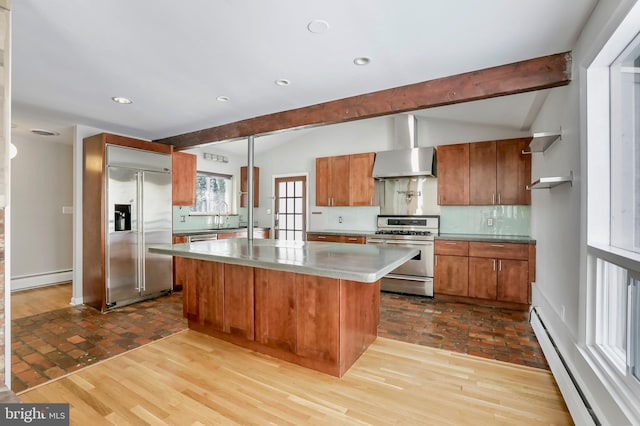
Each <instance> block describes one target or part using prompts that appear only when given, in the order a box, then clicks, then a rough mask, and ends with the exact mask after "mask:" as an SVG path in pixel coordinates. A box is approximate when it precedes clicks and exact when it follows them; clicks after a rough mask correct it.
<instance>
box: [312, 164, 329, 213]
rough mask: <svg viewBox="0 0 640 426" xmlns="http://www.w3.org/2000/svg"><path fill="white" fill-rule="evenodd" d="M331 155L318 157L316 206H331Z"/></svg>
mask: <svg viewBox="0 0 640 426" xmlns="http://www.w3.org/2000/svg"><path fill="white" fill-rule="evenodd" d="M329 159H330V157H321V158H316V206H329V205H330V202H331V170H330V168H329Z"/></svg>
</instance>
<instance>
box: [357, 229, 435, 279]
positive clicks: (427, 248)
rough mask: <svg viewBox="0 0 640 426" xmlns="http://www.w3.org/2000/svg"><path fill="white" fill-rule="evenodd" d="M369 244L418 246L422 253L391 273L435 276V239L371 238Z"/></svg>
mask: <svg viewBox="0 0 640 426" xmlns="http://www.w3.org/2000/svg"><path fill="white" fill-rule="evenodd" d="M367 244H393V245H394V246H398V247H409V248H417V249H419V250H420V253H418V254H417V255H416V256H415V257H413V258H412V259H409V260H407V261H406V262H405V263H404V264H402V265H400V266H399V267H397V268H396V269H394V270H393V271H391V272H390V274H394V275H413V276H417V277H433V241H407V240H390V239H389V240H388V239H384V238H371V239H368V240H367Z"/></svg>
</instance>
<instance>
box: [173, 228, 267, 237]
mask: <svg viewBox="0 0 640 426" xmlns="http://www.w3.org/2000/svg"><path fill="white" fill-rule="evenodd" d="M268 229H270V228H262V227H257V226H254V227H253V230H254V231H265V230H268ZM246 230H247V227H246V226H242V227H239V228H219V229H218V228H211V229H183V230H179V231H173V235H174V236H176V237H181V236H189V235H206V234H220V233H224V232H236V231H246Z"/></svg>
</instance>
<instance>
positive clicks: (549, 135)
mask: <svg viewBox="0 0 640 426" xmlns="http://www.w3.org/2000/svg"><path fill="white" fill-rule="evenodd" d="M561 139H562V133H561V131H558V132H543V133H534V134H533V137H532V138H531V142H529V152H545V151H546V150H547V149H548V148H549V147H550V146H551V145H553V144H554V143H555V142H556V141H557V140H561Z"/></svg>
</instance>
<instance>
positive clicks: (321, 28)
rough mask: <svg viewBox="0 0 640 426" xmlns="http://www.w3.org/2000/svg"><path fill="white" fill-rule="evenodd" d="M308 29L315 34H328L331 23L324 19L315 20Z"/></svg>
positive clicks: (308, 25)
mask: <svg viewBox="0 0 640 426" xmlns="http://www.w3.org/2000/svg"><path fill="white" fill-rule="evenodd" d="M307 29H308V30H309V32H311V33H314V34H322V33H326V32H327V31H329V23H328V22H327V21H325V20H324V19H314V20H313V21H311V22H309V24H307Z"/></svg>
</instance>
